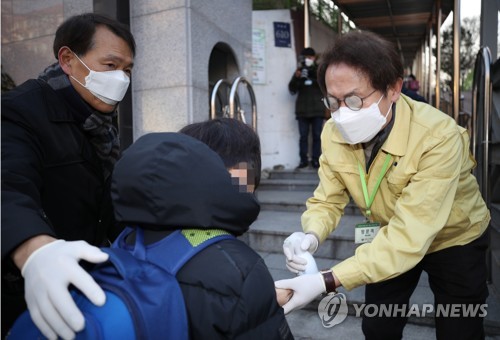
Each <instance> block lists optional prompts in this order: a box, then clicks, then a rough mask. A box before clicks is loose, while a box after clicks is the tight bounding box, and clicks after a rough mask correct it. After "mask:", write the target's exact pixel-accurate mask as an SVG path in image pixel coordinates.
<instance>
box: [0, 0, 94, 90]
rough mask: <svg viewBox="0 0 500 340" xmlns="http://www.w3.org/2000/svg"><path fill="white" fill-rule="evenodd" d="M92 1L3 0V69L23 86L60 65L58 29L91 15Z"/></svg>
mask: <svg viewBox="0 0 500 340" xmlns="http://www.w3.org/2000/svg"><path fill="white" fill-rule="evenodd" d="M92 4H93V1H92V0H78V1H76V0H36V1H33V0H2V4H1V6H2V70H3V71H4V72H6V73H8V74H9V75H10V76H11V77H12V79H13V80H14V82H15V83H16V84H17V85H19V84H21V83H23V82H24V81H26V80H28V79H30V78H35V77H37V76H38V74H39V73H40V72H41V71H42V70H44V69H45V67H47V66H48V65H50V64H52V63H54V62H56V61H57V60H56V58H55V57H54V53H53V52H52V43H53V41H54V34H55V32H56V29H57V27H58V26H59V25H60V24H61V23H62V22H63V21H64V20H65V19H67V18H69V17H70V16H72V15H75V14H78V13H82V12H91V11H92V10H93V5H92Z"/></svg>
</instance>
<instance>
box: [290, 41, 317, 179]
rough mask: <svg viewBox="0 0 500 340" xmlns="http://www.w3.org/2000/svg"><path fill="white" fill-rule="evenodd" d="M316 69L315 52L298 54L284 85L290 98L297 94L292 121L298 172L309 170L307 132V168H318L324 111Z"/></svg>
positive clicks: (309, 50) (310, 49)
mask: <svg viewBox="0 0 500 340" xmlns="http://www.w3.org/2000/svg"><path fill="white" fill-rule="evenodd" d="M317 69H318V66H317V64H316V52H315V51H314V49H312V48H310V47H308V48H305V49H303V50H302V52H301V53H300V56H299V64H298V67H297V69H296V70H295V72H294V73H293V75H292V79H290V82H289V83H288V90H289V91H290V93H291V94H293V95H294V94H297V99H296V101H295V118H296V119H297V122H298V123H299V135H300V138H299V156H300V163H299V166H298V167H297V168H298V169H302V168H306V167H308V166H309V157H308V153H309V131H311V132H312V154H311V155H310V158H311V165H312V167H313V168H315V169H317V168H319V156H320V155H321V131H322V130H323V123H324V120H325V107H324V106H323V103H322V101H321V100H322V98H323V94H322V93H321V89H320V88H319V85H318V81H317V79H316V73H317Z"/></svg>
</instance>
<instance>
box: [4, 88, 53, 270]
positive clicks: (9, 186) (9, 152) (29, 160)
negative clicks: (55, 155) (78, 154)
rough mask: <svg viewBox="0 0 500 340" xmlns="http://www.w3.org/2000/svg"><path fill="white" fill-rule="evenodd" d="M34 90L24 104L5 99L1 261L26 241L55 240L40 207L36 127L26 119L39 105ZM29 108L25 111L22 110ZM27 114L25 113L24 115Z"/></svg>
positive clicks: (39, 169) (8, 97) (38, 150)
mask: <svg viewBox="0 0 500 340" xmlns="http://www.w3.org/2000/svg"><path fill="white" fill-rule="evenodd" d="M36 92H37V90H36V89H35V88H33V89H32V90H31V92H29V91H28V95H27V96H25V97H24V98H23V100H22V101H20V100H18V99H16V97H15V93H12V95H8V96H3V98H2V197H1V199H2V227H1V228H2V260H4V257H5V256H6V255H7V254H9V253H10V252H11V251H12V250H13V249H14V248H16V247H17V246H18V245H19V244H20V243H22V242H23V241H25V240H26V239H28V238H30V237H32V236H34V235H37V234H48V235H52V236H54V232H53V230H52V228H51V227H50V225H49V224H48V221H47V220H46V216H45V213H44V211H43V210H42V206H41V198H40V190H41V187H42V179H41V172H42V162H41V159H42V157H43V156H42V150H41V148H40V143H39V140H38V138H37V133H36V132H35V129H36V127H35V126H33V124H31V123H30V122H28V121H27V120H26V119H25V114H24V112H26V111H31V110H32V109H29V108H28V107H27V106H28V105H38V106H39V107H38V109H40V110H43V109H44V108H43V107H40V106H41V105H40V103H39V102H37V101H36V100H33V101H31V100H30V98H31V95H30V93H33V97H32V98H31V99H35V98H36V97H37V94H36ZM24 108H26V110H23V109H24ZM23 111H24V112H23Z"/></svg>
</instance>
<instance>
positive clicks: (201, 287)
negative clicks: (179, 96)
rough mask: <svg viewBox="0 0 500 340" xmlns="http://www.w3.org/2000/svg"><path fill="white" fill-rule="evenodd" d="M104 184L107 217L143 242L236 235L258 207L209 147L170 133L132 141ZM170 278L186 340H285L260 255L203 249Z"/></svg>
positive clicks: (227, 245) (244, 249) (231, 247)
mask: <svg viewBox="0 0 500 340" xmlns="http://www.w3.org/2000/svg"><path fill="white" fill-rule="evenodd" d="M111 187H112V198H113V205H114V208H115V218H116V219H117V221H118V222H119V223H121V224H124V225H135V226H139V227H142V228H144V229H145V230H146V231H145V239H146V240H147V239H149V240H151V239H153V240H154V239H155V237H156V239H159V238H161V237H163V236H164V235H165V233H168V232H169V231H173V230H176V229H182V228H198V229H214V228H217V229H224V230H226V231H228V232H230V233H232V234H233V235H235V236H239V235H242V234H243V233H245V232H246V231H247V230H248V228H249V226H250V224H251V223H252V222H253V221H254V220H255V219H256V218H257V215H258V214H259V211H260V207H259V203H258V202H257V200H256V198H255V196H254V194H252V193H243V192H240V190H239V186H238V185H236V184H233V183H232V180H231V176H230V174H229V172H228V171H227V169H226V168H225V166H224V163H223V161H222V160H221V159H220V157H219V156H218V155H217V154H216V153H215V152H213V151H212V150H211V149H210V148H209V147H208V146H207V145H205V144H204V143H201V142H200V141H198V140H196V139H193V138H191V137H188V136H186V135H182V134H177V133H152V134H148V135H145V136H142V137H141V138H139V139H138V140H137V141H136V142H135V143H134V144H133V145H132V146H131V147H129V148H128V149H127V150H126V151H125V152H124V154H123V156H122V158H121V159H120V160H119V161H118V162H117V164H116V167H115V171H114V173H113V179H112V185H111ZM165 256H168V254H165ZM177 279H178V281H179V283H180V286H181V289H182V292H183V295H184V300H185V304H186V309H187V314H188V318H189V327H190V329H189V332H190V337H191V338H192V339H292V338H293V337H292V335H291V333H290V329H289V327H288V324H287V321H286V319H285V316H284V313H283V309H282V308H281V307H279V305H278V304H277V301H276V293H275V289H274V282H273V279H272V277H271V275H270V273H269V271H268V269H267V267H266V265H265V263H264V261H263V259H262V258H261V257H260V256H259V255H258V254H257V253H256V252H255V251H253V250H252V249H251V248H250V247H249V246H248V245H247V244H245V243H244V242H242V241H241V240H239V239H233V240H223V241H220V242H218V243H216V244H213V245H211V246H209V247H207V248H206V249H204V250H203V251H201V252H200V253H199V254H197V255H196V256H195V257H193V258H192V259H191V260H190V261H189V262H187V263H186V264H185V266H184V267H183V268H182V269H181V270H180V271H179V272H178V274H177ZM165 317H168V316H165Z"/></svg>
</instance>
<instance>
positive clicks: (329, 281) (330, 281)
mask: <svg viewBox="0 0 500 340" xmlns="http://www.w3.org/2000/svg"><path fill="white" fill-rule="evenodd" d="M320 273H321V275H322V276H323V280H325V287H326V292H327V293H337V289H336V288H337V287H336V286H335V278H334V277H333V273H332V270H331V269H328V270H322V271H320Z"/></svg>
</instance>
